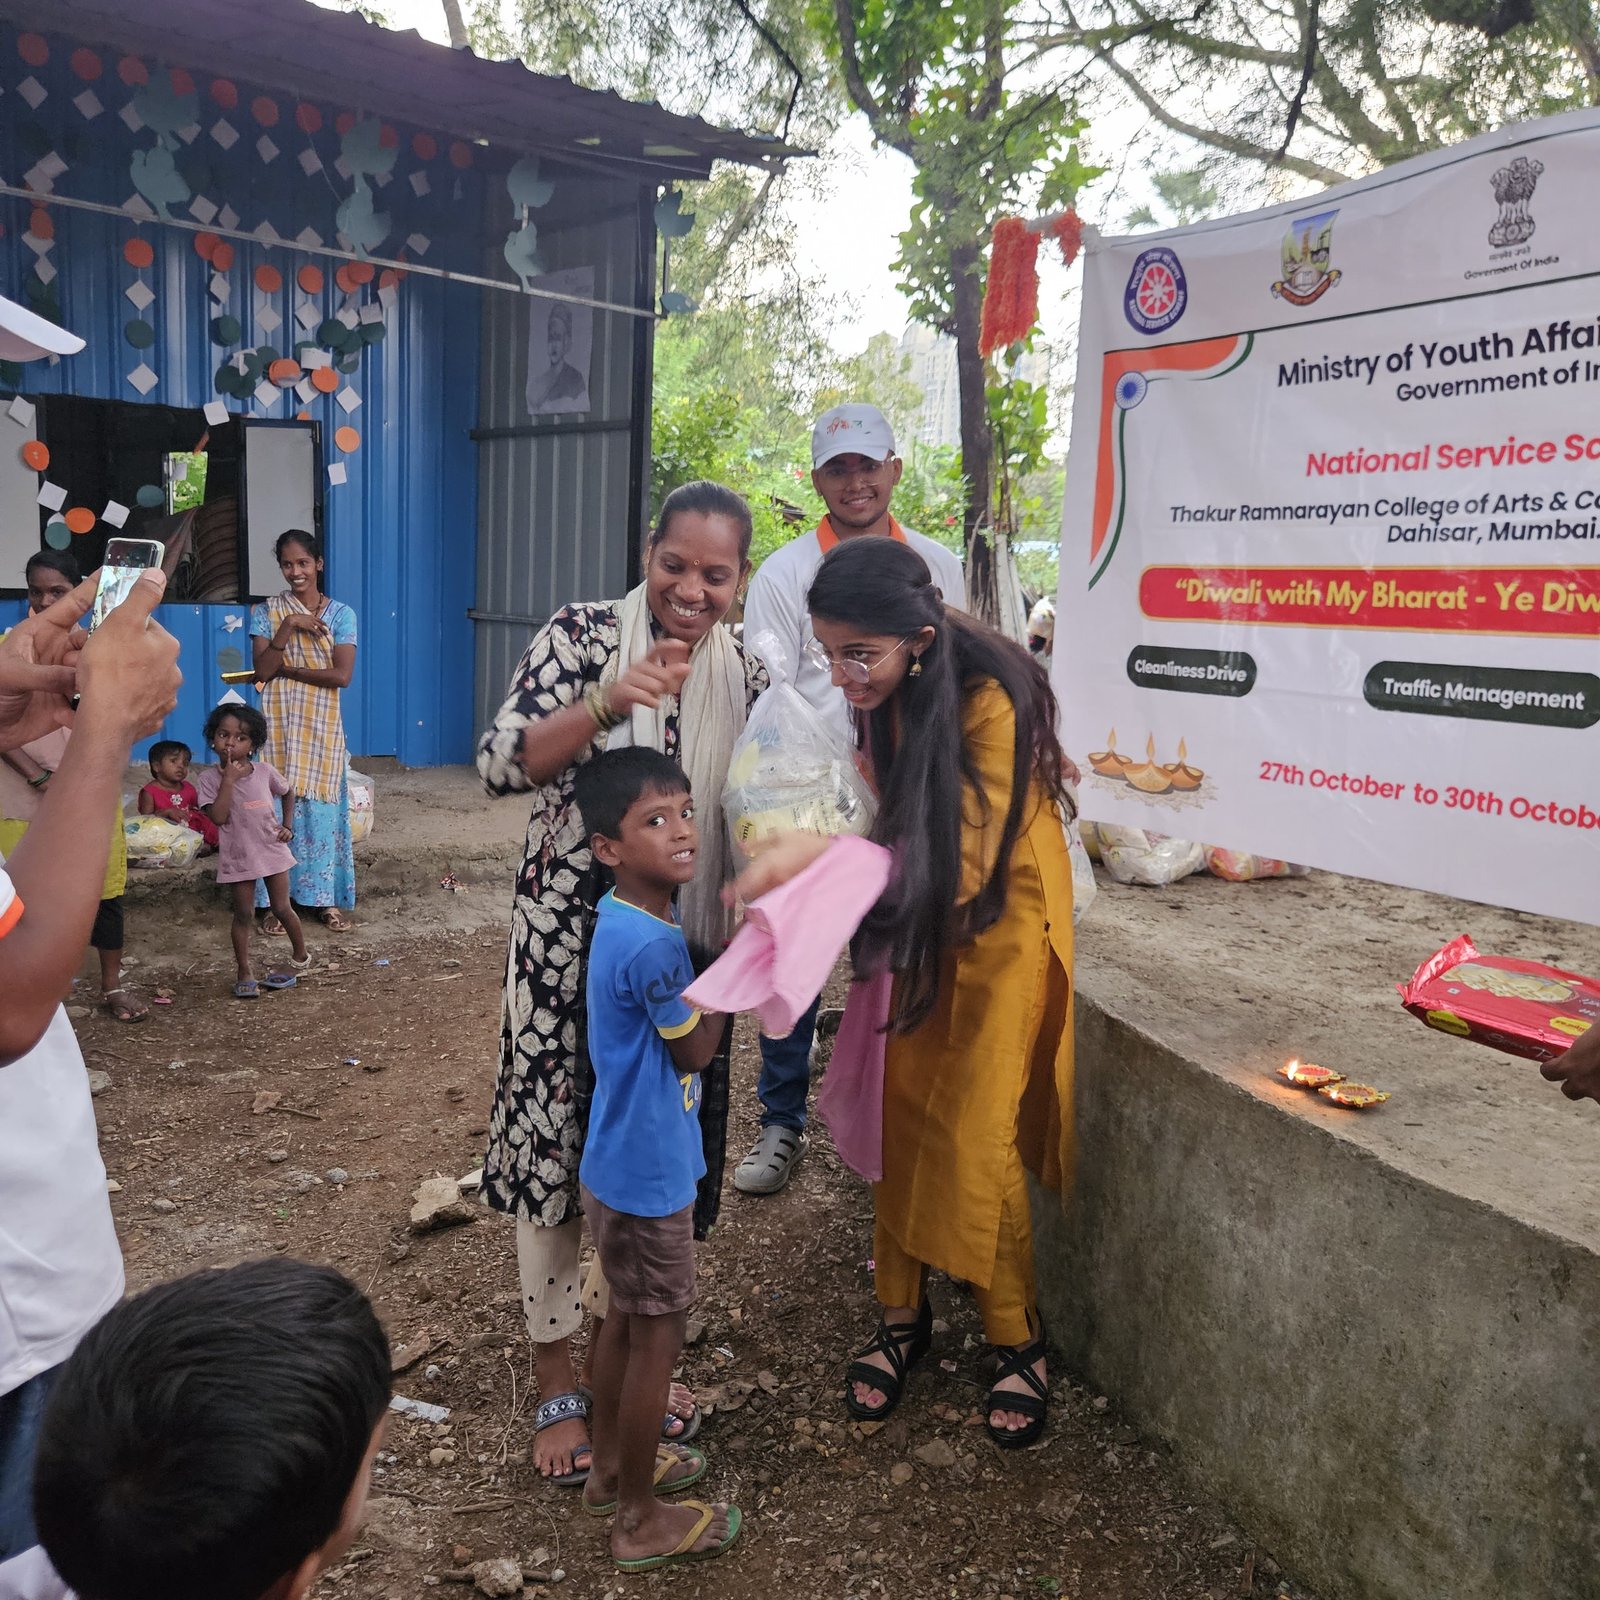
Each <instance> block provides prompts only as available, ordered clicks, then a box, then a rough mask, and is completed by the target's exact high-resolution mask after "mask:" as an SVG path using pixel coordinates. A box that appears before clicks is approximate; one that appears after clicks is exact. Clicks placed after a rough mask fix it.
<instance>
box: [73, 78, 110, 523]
mask: <svg viewBox="0 0 1600 1600" xmlns="http://www.w3.org/2000/svg"><path fill="white" fill-rule="evenodd" d="M72 103H73V105H75V106H76V107H77V108H78V110H79V111H81V112H82V113H83V120H84V121H85V122H93V121H94V119H95V118H96V117H98V116H99V115H100V113H101V112H102V111H104V110H105V107H104V106H103V105H101V103H100V96H99V95H97V94H96V93H95V92H94V90H93V89H85V90H84V91H83V93H82V94H80V95H76V96H74V97H73V101H72ZM119 526H120V524H119Z"/></svg>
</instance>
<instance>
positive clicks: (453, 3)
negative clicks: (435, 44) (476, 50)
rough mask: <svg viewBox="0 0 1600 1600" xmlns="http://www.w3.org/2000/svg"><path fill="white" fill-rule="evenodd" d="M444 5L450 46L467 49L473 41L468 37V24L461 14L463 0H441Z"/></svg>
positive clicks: (455, 48) (454, 48) (456, 48)
mask: <svg viewBox="0 0 1600 1600" xmlns="http://www.w3.org/2000/svg"><path fill="white" fill-rule="evenodd" d="M439 3H440V4H441V5H442V6H443V7H444V25H445V27H446V28H448V29H449V30H450V48H451V49H452V50H465V49H466V48H467V46H468V45H469V44H470V43H471V42H472V41H471V40H470V39H469V38H468V37H467V24H466V22H465V20H464V19H463V18H462V15H461V0H439Z"/></svg>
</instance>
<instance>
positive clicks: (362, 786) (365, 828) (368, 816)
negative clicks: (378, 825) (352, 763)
mask: <svg viewBox="0 0 1600 1600" xmlns="http://www.w3.org/2000/svg"><path fill="white" fill-rule="evenodd" d="M345 782H346V787H347V788H348V789H349V791H350V837H351V839H352V840H353V841H354V842H355V843H356V844H360V843H361V841H362V840H363V839H365V838H366V837H367V835H368V834H369V833H371V832H372V817H373V807H374V804H375V803H376V800H377V787H378V786H377V785H376V784H375V783H374V782H373V781H372V779H371V778H369V777H368V776H367V775H366V773H364V772H357V771H356V769H355V768H354V767H346V768H345Z"/></svg>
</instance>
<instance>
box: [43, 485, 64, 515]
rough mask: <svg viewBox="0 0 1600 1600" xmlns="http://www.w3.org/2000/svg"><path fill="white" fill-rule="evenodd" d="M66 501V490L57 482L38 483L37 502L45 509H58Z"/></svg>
mask: <svg viewBox="0 0 1600 1600" xmlns="http://www.w3.org/2000/svg"><path fill="white" fill-rule="evenodd" d="M66 503H67V491H66V490H65V489H63V488H62V487H61V485H60V484H59V483H41V484H40V485H39V504H40V505H42V506H43V507H44V508H45V510H46V511H59V510H60V509H61V508H62V506H64V505H65V504H66Z"/></svg>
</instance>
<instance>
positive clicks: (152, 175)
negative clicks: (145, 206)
mask: <svg viewBox="0 0 1600 1600" xmlns="http://www.w3.org/2000/svg"><path fill="white" fill-rule="evenodd" d="M129 175H130V176H131V177H132V179H133V186H134V188H135V189H137V190H138V191H139V193H140V194H141V195H143V196H144V198H145V199H146V200H148V201H149V202H150V204H151V205H152V206H154V207H155V209H156V211H157V213H158V214H159V215H161V216H162V217H166V216H168V215H169V213H168V210H167V208H168V207H169V206H176V205H182V204H183V202H184V201H185V200H187V199H188V198H189V185H188V184H186V183H185V182H184V181H183V179H182V178H180V177H179V176H178V169H177V166H176V164H175V163H174V162H173V159H172V152H171V151H170V150H168V149H167V147H166V146H165V145H157V146H156V147H155V148H154V149H153V150H135V151H134V152H133V161H132V163H131V164H130V167H129Z"/></svg>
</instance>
